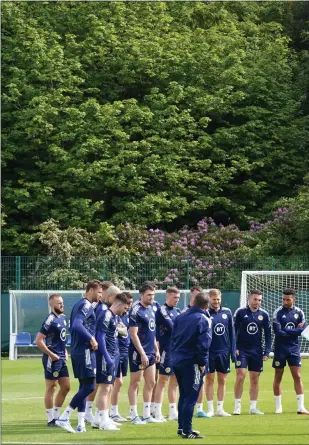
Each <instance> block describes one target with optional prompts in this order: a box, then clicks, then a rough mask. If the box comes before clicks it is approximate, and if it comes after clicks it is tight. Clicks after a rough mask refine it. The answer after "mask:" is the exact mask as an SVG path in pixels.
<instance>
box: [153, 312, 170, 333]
mask: <svg viewBox="0 0 309 445" xmlns="http://www.w3.org/2000/svg"><path fill="white" fill-rule="evenodd" d="M156 322H158V323H161V324H162V325H163V326H164V327H165V329H166V331H167V332H169V333H171V332H172V329H173V321H172V319H171V317H170V315H169V313H168V312H167V310H166V307H165V306H161V307H160V309H158V311H157V314H156Z"/></svg>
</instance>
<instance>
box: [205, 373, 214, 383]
mask: <svg viewBox="0 0 309 445" xmlns="http://www.w3.org/2000/svg"><path fill="white" fill-rule="evenodd" d="M214 381H215V373H214V372H212V373H211V374H206V383H209V384H213V383H214Z"/></svg>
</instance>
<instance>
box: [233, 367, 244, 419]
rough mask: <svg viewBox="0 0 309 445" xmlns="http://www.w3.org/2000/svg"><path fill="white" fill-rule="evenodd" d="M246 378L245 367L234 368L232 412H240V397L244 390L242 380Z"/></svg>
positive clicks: (237, 413)
mask: <svg viewBox="0 0 309 445" xmlns="http://www.w3.org/2000/svg"><path fill="white" fill-rule="evenodd" d="M245 378H246V368H237V369H236V381H235V386H234V396H235V408H234V411H233V414H236V415H239V414H241V397H242V393H243V390H244V381H245Z"/></svg>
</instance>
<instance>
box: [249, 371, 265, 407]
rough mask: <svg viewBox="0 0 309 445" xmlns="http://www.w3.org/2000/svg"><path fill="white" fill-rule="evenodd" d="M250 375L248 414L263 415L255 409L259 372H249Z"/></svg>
mask: <svg viewBox="0 0 309 445" xmlns="http://www.w3.org/2000/svg"><path fill="white" fill-rule="evenodd" d="M249 375H250V389H249V394H250V410H249V414H264V413H263V412H262V411H259V410H258V409H257V407H256V404H257V400H258V396H259V379H260V375H261V373H260V372H256V371H249Z"/></svg>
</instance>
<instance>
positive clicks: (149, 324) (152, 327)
mask: <svg viewBox="0 0 309 445" xmlns="http://www.w3.org/2000/svg"><path fill="white" fill-rule="evenodd" d="M148 327H149V330H150V331H154V330H155V329H156V322H155V321H154V319H153V318H151V319H150V320H149V323H148Z"/></svg>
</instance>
